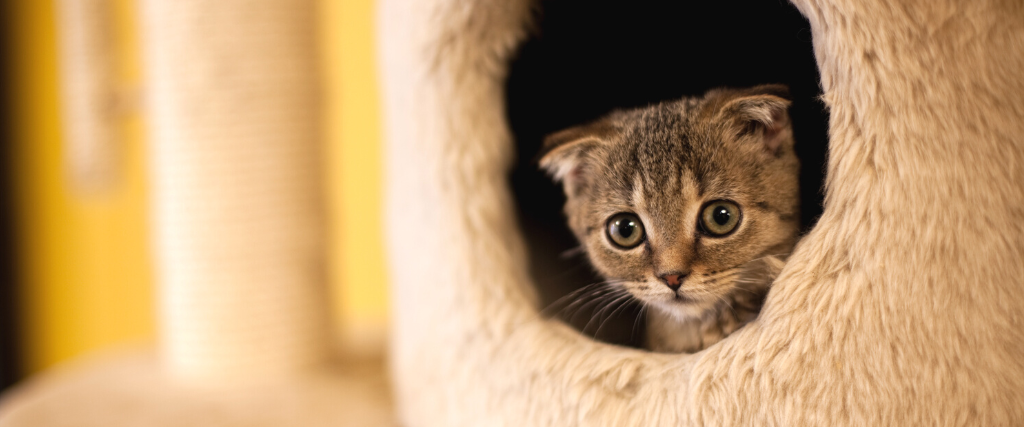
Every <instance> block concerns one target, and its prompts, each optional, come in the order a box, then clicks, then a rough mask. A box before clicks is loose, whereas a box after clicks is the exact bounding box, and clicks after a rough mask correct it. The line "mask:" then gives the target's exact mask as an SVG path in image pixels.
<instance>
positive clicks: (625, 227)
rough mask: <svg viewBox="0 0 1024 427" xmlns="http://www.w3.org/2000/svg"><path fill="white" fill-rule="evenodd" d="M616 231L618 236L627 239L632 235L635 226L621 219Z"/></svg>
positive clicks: (631, 222)
mask: <svg viewBox="0 0 1024 427" xmlns="http://www.w3.org/2000/svg"><path fill="white" fill-rule="evenodd" d="M618 229H619V235H620V236H622V237H626V238H628V237H630V236H632V235H633V232H634V231H636V224H634V223H633V221H630V220H628V219H622V220H619V224H618Z"/></svg>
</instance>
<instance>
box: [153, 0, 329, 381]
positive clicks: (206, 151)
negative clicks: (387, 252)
mask: <svg viewBox="0 0 1024 427" xmlns="http://www.w3.org/2000/svg"><path fill="white" fill-rule="evenodd" d="M313 6H314V5H313V2H312V1H300V2H293V1H289V0H279V1H265V2H259V3H258V4H253V3H251V2H246V1H218V2H213V3H211V2H204V1H179V0H173V1H162V0H149V1H145V2H144V7H143V14H142V15H143V16H142V18H143V19H142V28H144V31H145V37H144V39H145V43H146V46H145V54H146V59H147V71H148V73H149V75H148V81H149V93H148V96H149V98H148V102H149V112H150V122H149V124H150V126H151V133H150V135H151V138H152V140H151V147H152V152H151V156H150V158H151V159H152V171H153V174H152V189H153V208H154V239H155V250H156V257H157V270H158V282H159V286H160V308H161V313H160V324H161V328H162V331H161V332H162V335H161V337H162V339H163V346H162V356H163V357H164V360H165V361H166V363H167V364H168V368H169V369H170V370H171V372H172V373H173V374H174V375H176V376H178V377H181V378H185V379H188V380H193V381H196V382H203V381H209V380H233V379H241V378H247V377H252V376H268V377H273V376H278V375H283V374H287V373H292V372H295V371H298V370H301V369H303V368H305V367H307V366H308V365H310V364H313V363H316V362H319V361H321V360H322V359H324V357H325V356H326V344H327V342H328V334H327V329H326V322H327V316H326V304H325V301H326V299H325V296H324V291H325V290H324V285H325V283H324V281H325V273H324V269H325V266H324V242H323V238H324V235H325V229H324V218H323V211H324V200H323V199H324V194H323V191H322V188H321V178H322V176H321V159H322V157H321V153H320V151H321V150H320V148H321V147H320V146H321V144H320V133H319V131H320V128H319V118H320V117H319V110H318V99H317V92H316V89H317V84H316V83H317V75H316V72H315V71H316V63H315V58H316V55H315V47H316V45H315V40H314V36H315V34H316V33H315V27H314V23H315V19H314V16H313V11H314V7H313Z"/></svg>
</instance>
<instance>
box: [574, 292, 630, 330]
mask: <svg viewBox="0 0 1024 427" xmlns="http://www.w3.org/2000/svg"><path fill="white" fill-rule="evenodd" d="M619 292H625V291H624V290H622V289H618V288H612V287H609V288H602V289H599V290H597V291H595V292H593V293H590V294H584V297H581V298H579V299H578V300H576V301H573V303H572V304H569V306H567V307H566V308H565V309H563V310H562V311H561V312H559V314H562V313H563V312H565V311H566V310H570V309H572V311H571V312H570V313H567V314H565V315H564V317H563V318H564V319H566V320H567V321H568V322H569V323H572V322H573V320H575V318H576V314H577V313H579V311H580V310H583V309H585V308H587V307H590V306H593V305H594V304H595V303H598V304H599V303H600V302H601V301H602V300H604V299H607V298H614V297H617V296H618V293H619ZM587 296H589V299H586V298H585V297H587ZM574 307H575V309H573V308H574ZM591 311H593V310H591Z"/></svg>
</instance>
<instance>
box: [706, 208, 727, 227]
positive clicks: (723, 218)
mask: <svg viewBox="0 0 1024 427" xmlns="http://www.w3.org/2000/svg"><path fill="white" fill-rule="evenodd" d="M731 216H732V215H730V214H729V210H728V209H726V208H725V207H719V208H718V209H715V212H714V213H713V214H711V219H713V220H715V223H716V224H718V225H725V224H728V223H729V218H730V217H731Z"/></svg>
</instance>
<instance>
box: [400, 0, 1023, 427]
mask: <svg viewBox="0 0 1024 427" xmlns="http://www.w3.org/2000/svg"><path fill="white" fill-rule="evenodd" d="M796 5H797V7H798V9H799V10H800V12H801V13H803V14H804V15H805V16H806V17H807V19H808V20H809V21H810V24H811V33H812V34H811V36H812V37H813V46H814V54H815V57H816V59H817V65H818V67H819V68H820V72H821V82H820V83H821V87H822V89H823V91H824V95H823V97H822V99H823V101H824V102H825V104H826V105H827V107H828V110H829V114H830V121H829V136H830V142H829V153H830V159H829V161H828V164H827V177H828V178H827V181H826V185H825V203H824V212H823V214H822V216H821V217H820V219H819V220H818V222H817V224H816V225H815V226H814V227H813V229H811V230H810V232H809V233H808V234H807V236H806V237H804V239H803V240H802V242H801V243H800V244H799V246H798V247H797V249H796V251H795V252H794V253H793V255H792V256H791V258H790V260H789V262H788V264H787V265H786V267H785V269H784V271H783V272H782V274H781V276H780V277H779V278H778V279H777V281H776V282H775V284H774V287H773V289H772V290H771V292H770V293H769V295H768V298H767V301H766V304H765V307H764V310H763V312H762V313H761V316H760V317H759V319H758V320H757V321H755V322H754V323H752V324H750V325H748V326H747V327H745V328H743V329H742V330H741V331H739V332H737V333H736V334H734V335H733V336H731V337H729V338H727V339H726V340H725V341H723V342H721V343H718V344H716V345H713V346H711V347H710V348H708V349H706V350H704V351H702V352H699V353H696V354H692V355H670V354H654V353H648V352H644V351H641V350H636V349H631V348H626V347H620V346H614V345H609V344H605V343H600V342H597V341H595V340H592V339H590V338H588V337H586V336H584V335H583V334H581V333H579V332H577V331H576V330H573V329H571V328H570V327H568V326H566V325H565V324H564V323H562V322H560V321H557V320H552V319H550V318H548V317H546V316H544V315H542V313H541V311H540V309H541V303H540V302H539V298H538V296H537V288H536V286H535V285H534V282H535V281H536V279H535V278H534V277H532V276H531V274H530V270H529V267H528V258H529V251H530V250H529V249H528V247H527V245H526V242H525V238H524V235H523V234H522V233H521V231H520V230H521V228H520V224H519V223H518V221H517V218H516V216H515V212H516V205H517V203H523V201H522V200H518V201H517V200H515V199H514V197H513V193H512V191H511V189H510V184H509V181H508V176H507V174H508V173H509V170H510V168H511V167H512V164H513V162H514V158H513V156H514V153H515V145H514V144H513V140H514V138H513V134H512V132H511V130H510V126H509V123H508V117H507V116H506V105H507V104H506V103H505V99H506V96H513V95H514V94H511V93H506V91H505V89H506V86H505V83H506V78H507V77H508V75H509V67H510V63H511V61H512V58H513V56H514V54H515V53H516V51H517V48H518V47H519V44H520V43H521V41H522V40H524V38H525V37H526V36H527V34H528V32H529V31H530V30H531V19H532V16H533V15H532V13H531V12H532V11H531V8H532V7H533V6H534V5H533V3H531V2H529V1H525V0H515V1H500V2H499V1H493V2H492V1H470V2H465V1H454V0H428V1H407V0H385V1H384V2H383V6H382V10H381V25H380V37H381V39H382V41H381V43H382V44H381V46H382V60H381V64H382V67H383V77H384V78H383V81H384V89H385V98H384V99H385V101H386V102H385V104H386V117H387V119H388V123H387V134H388V135H387V136H388V146H387V159H388V163H387V170H388V182H389V187H388V207H389V209H388V210H389V214H388V218H387V222H388V227H389V242H388V243H389V247H390V258H391V260H392V264H391V277H392V279H393V283H392V286H393V288H392V295H393V296H394V305H393V316H394V317H393V322H394V327H393V337H392V349H391V351H392V356H391V359H392V374H393V378H394V386H395V392H396V399H397V403H398V406H399V417H400V419H401V420H402V423H403V424H404V425H407V426H431V425H437V426H480V425H515V426H519V425H530V426H567V425H608V426H630V425H636V426H640V425H723V426H733V425H755V424H756V425H864V426H868V425H925V424H927V425H936V424H938V425H965V424H977V425H1014V424H1019V423H1021V422H1024V405H1022V404H1021V402H1024V357H1021V354H1024V316H1022V315H1021V314H1020V312H1021V307H1024V279H1022V278H1024V227H1022V226H1021V224H1024V7H1021V6H1020V5H1019V4H1018V3H1016V2H1008V1H973V2H951V1H939V2H935V1H924V0H916V1H908V2H898V3H893V2H887V1H880V0H869V1H864V2H846V1H843V0H799V1H797V2H796ZM581 13H582V12H581ZM712 18H714V19H718V17H709V19H712ZM723 19H724V18H723ZM726 22H727V21H726ZM723 32H724V33H728V31H727V30H726V31H723ZM714 36H715V35H709V37H714ZM695 43H698V42H696V41H692V40H684V41H680V48H679V52H669V53H666V54H667V55H672V54H679V55H680V60H681V61H684V62H685V60H686V57H685V55H684V54H683V53H684V52H683V51H684V50H685V48H686V46H687V45H689V44H695ZM751 43H754V44H756V43H757V41H751ZM762 48H764V49H771V46H770V45H768V46H762ZM607 60H608V61H609V62H611V61H616V60H620V58H617V57H615V56H614V55H611V54H609V55H608V57H607ZM773 65H774V64H772V63H756V64H753V65H752V66H773ZM684 66H691V67H696V66H700V64H685V63H684ZM556 71H557V70H552V71H551V72H556ZM578 72H580V73H585V72H586V70H585V69H582V70H579V71H578ZM798 140H799V136H798ZM518 142H519V141H517V143H518Z"/></svg>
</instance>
